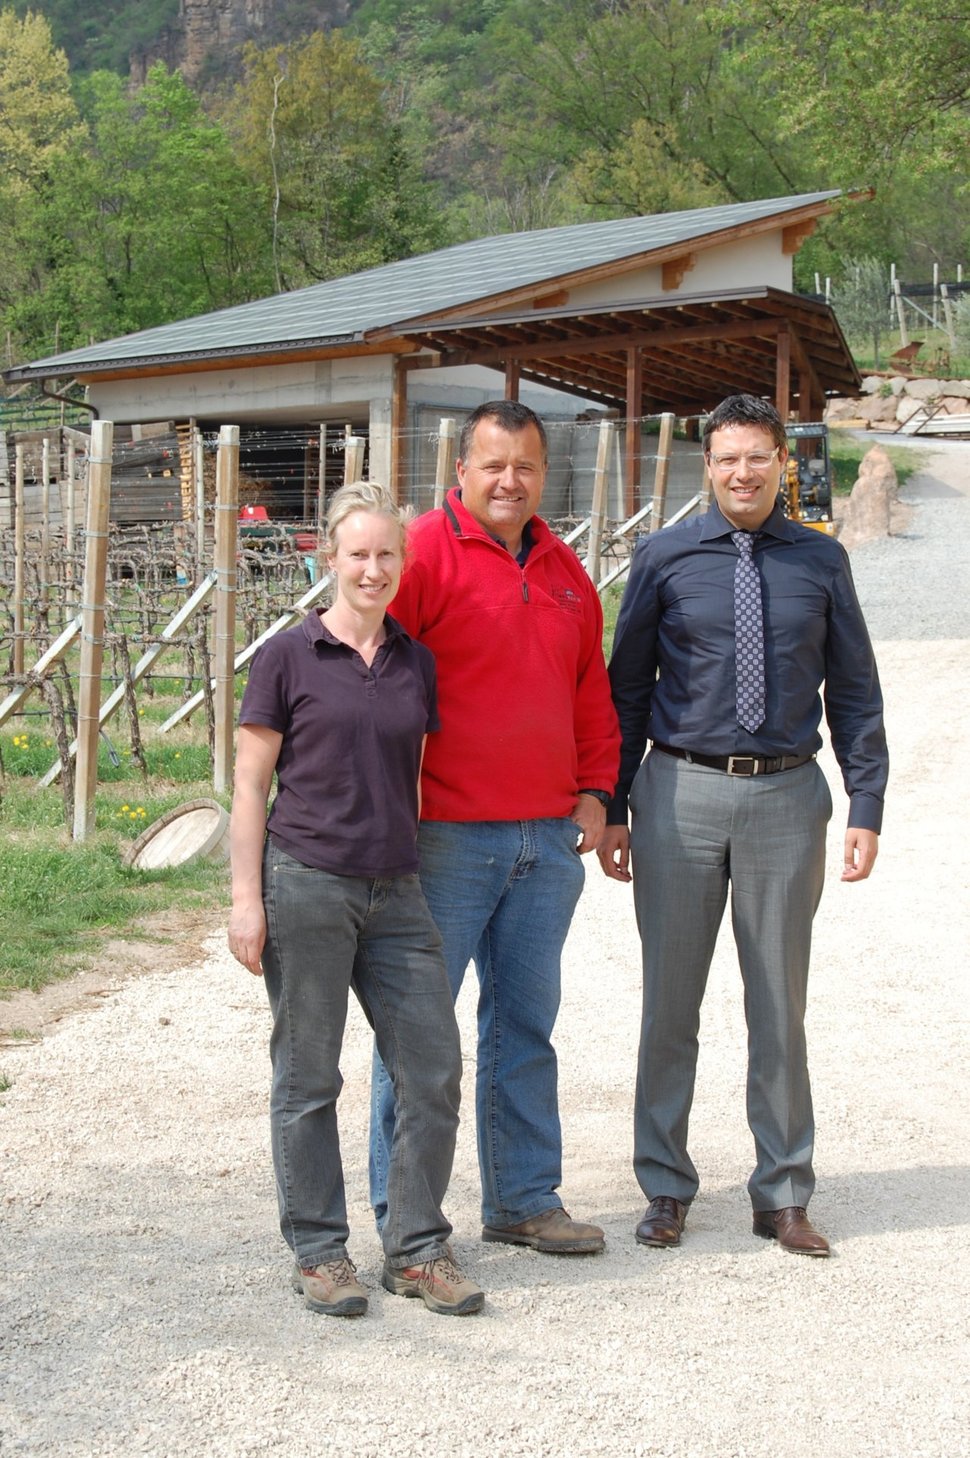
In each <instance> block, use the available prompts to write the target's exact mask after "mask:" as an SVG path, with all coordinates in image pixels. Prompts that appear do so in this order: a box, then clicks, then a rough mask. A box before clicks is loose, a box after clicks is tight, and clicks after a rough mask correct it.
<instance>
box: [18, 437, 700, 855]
mask: <svg viewBox="0 0 970 1458" xmlns="http://www.w3.org/2000/svg"><path fill="white" fill-rule="evenodd" d="M673 425H674V422H673V418H672V417H662V418H661V420H660V422H659V435H658V437H657V449H656V455H655V457H654V460H655V477H654V491H653V496H652V498H651V500H650V501H649V502H648V503H647V504H646V505H645V506H643V507H642V508H641V509H640V510H639V511H637V512H635V513H634V515H633V516H632V517H630V518H628V519H627V520H622V519H619V518H617V517H614V516H611V515H610V512H609V510H608V503H609V494H610V475H611V472H613V473H614V475H615V470H616V464H617V462H618V461H619V460H620V459H621V452H620V449H619V441H618V430H617V422H615V421H613V420H611V419H604V420H600V421H599V422H597V423H596V425H595V436H594V439H595V465H594V466H593V467H592V471H591V474H592V485H591V490H590V493H589V496H590V510H589V513H588V514H586V515H585V516H583V517H581V518H579V519H577V517H576V515H575V514H572V515H570V516H566V517H560V518H559V519H557V520H554V521H553V523H552V524H553V525H554V526H555V527H557V529H558V530H559V531H560V532H561V534H562V535H563V537H564V540H566V541H567V542H569V543H570V544H571V545H573V546H574V547H575V548H576V550H577V551H580V553H581V555H582V556H583V560H584V562H585V565H586V567H587V570H588V571H589V573H590V575H591V577H592V578H593V580H594V581H595V582H597V584H598V586H599V587H600V589H601V590H605V589H606V587H607V586H609V585H610V584H611V583H612V582H615V581H616V580H617V579H618V578H619V577H620V576H622V574H623V573H624V571H625V570H626V567H627V565H628V562H629V555H630V550H631V545H632V542H633V540H634V539H635V537H636V535H637V534H638V533H639V532H641V531H643V530H651V529H656V528H657V527H659V526H661V525H663V524H664V523H665V520H667V516H668V513H667V485H668V476H669V469H670V463H671V446H672V437H673ZM111 433H112V427H111V424H110V422H103V421H98V422H95V423H94V425H93V427H92V434H91V446H90V449H89V451H88V452H87V455H86V458H85V457H84V456H80V457H77V459H75V456H76V440H75V438H73V437H72V442H71V459H70V472H71V482H70V486H71V489H70V492H69V493H64V492H59V491H56V490H55V491H53V492H52V493H51V495H50V498H49V500H48V493H47V492H46V491H45V497H44V500H45V511H44V518H43V520H42V521H40V522H38V521H33V522H30V521H28V520H27V519H26V514H25V512H24V509H23V499H24V498H23V476H24V466H23V459H22V448H21V447H19V446H18V448H17V468H16V478H17V489H16V497H15V499H14V502H13V513H12V514H13V517H14V526H15V530H14V532H13V533H12V534H11V533H4V534H0V580H2V581H3V582H4V584H5V585H7V586H8V589H9V590H8V591H6V592H5V594H4V608H3V619H0V621H2V625H3V631H2V636H0V655H2V656H3V658H5V660H6V661H5V663H4V662H3V661H2V659H0V681H2V683H3V685H4V687H5V688H6V690H7V692H6V697H5V698H4V699H3V700H2V702H0V727H2V726H3V725H4V724H5V723H6V722H7V721H8V720H10V719H11V718H13V717H15V716H18V715H21V714H23V713H25V712H26V710H25V708H24V705H25V702H26V700H27V699H28V698H29V697H30V696H31V694H32V693H34V692H35V691H36V693H37V695H38V696H39V698H40V699H41V700H42V703H43V706H44V709H43V712H44V713H46V714H47V715H48V716H49V719H50V725H51V738H52V740H53V745H54V748H55V750H56V753H53V754H52V762H51V764H50V767H49V768H48V770H47V772H46V773H45V774H43V775H42V777H41V778H40V779H39V781H38V787H39V788H46V787H49V786H50V785H52V784H54V783H55V782H57V781H60V783H61V787H62V791H63V794H64V804H65V818H66V820H67V822H68V823H69V824H72V825H73V833H74V838H75V839H78V840H80V839H84V838H86V837H87V836H88V835H89V834H90V833H91V831H92V829H93V803H94V789H95V782H96V774H97V751H98V742H99V737H100V738H101V739H105V738H106V733H105V730H106V726H107V725H108V724H109V722H110V721H111V720H112V719H113V718H114V717H115V716H116V715H118V714H119V712H121V711H123V712H124V715H125V718H126V720H127V730H128V736H129V740H130V749H129V751H128V752H129V753H130V756H131V761H132V763H133V764H134V765H135V767H136V768H137V769H139V770H140V772H141V773H142V774H147V762H146V756H145V752H144V746H143V743H142V737H141V730H140V727H139V710H138V695H145V696H147V697H149V698H151V697H153V696H154V694H155V690H156V685H157V684H159V683H160V682H162V683H164V684H165V685H166V686H167V687H168V688H171V685H172V684H175V685H177V686H178V690H177V692H178V697H179V699H180V702H179V705H178V707H177V708H176V709H175V710H174V711H173V712H172V713H170V714H169V716H168V717H167V718H166V719H165V721H164V722H163V723H161V724H160V725H159V726H158V732H159V733H160V734H167V733H169V732H170V731H171V730H172V729H174V728H175V727H176V726H177V725H179V724H182V723H184V722H185V721H186V720H187V719H189V718H190V716H191V715H193V714H194V713H196V712H197V711H199V710H202V711H203V712H204V715H205V733H206V738H207V742H208V748H209V756H210V761H211V766H212V778H213V785H214V788H215V789H216V791H217V792H218V791H222V790H225V789H226V788H227V787H228V783H229V779H230V776H231V763H232V730H233V714H234V697H235V682H234V681H235V676H236V674H237V673H238V672H239V670H240V669H241V668H243V667H244V666H245V664H246V663H247V662H248V661H249V660H250V659H251V658H252V656H253V654H254V653H255V652H256V651H257V649H258V648H259V646H260V645H261V644H262V643H263V642H265V641H266V639H267V638H268V637H269V636H271V635H272V634H274V633H276V632H279V631H280V630H281V629H283V628H285V627H287V626H289V625H290V624H292V623H293V622H295V621H297V620H298V619H299V617H300V616H301V615H302V614H303V612H305V611H306V610H307V609H308V608H310V607H311V606H313V605H314V604H315V603H318V602H321V601H326V600H327V597H328V593H329V591H330V582H329V577H328V576H326V575H321V573H320V571H319V570H318V563H317V561H316V558H315V554H314V553H313V552H310V551H308V550H307V543H308V540H310V541H312V542H316V540H317V533H318V520H319V515H320V512H321V511H322V509H323V506H324V500H323V493H322V491H321V492H320V493H319V495H318V496H317V498H316V499H315V500H314V501H313V502H312V505H313V507H314V508H315V510H314V517H315V519H314V520H312V521H310V522H306V521H303V522H298V521H287V522H285V523H273V522H268V523H267V524H266V526H265V528H264V529H263V530H261V531H260V533H259V535H258V536H254V537H248V536H247V535H246V533H245V532H242V533H241V532H240V530H239V519H238V518H239V501H240V499H241V498H240V489H239V482H240V469H239V431H238V427H223V429H222V431H220V433H219V440H218V445H217V447H216V449H215V450H214V451H213V450H212V446H211V444H209V446H208V456H209V458H210V459H211V457H212V456H215V458H216V459H215V465H216V469H215V471H211V469H210V467H209V466H208V465H207V466H206V468H205V472H206V477H207V478H209V479H211V487H210V492H209V495H210V498H211V499H206V498H205V497H204V495H203V493H202V492H201V491H200V492H198V493H197V496H196V498H195V499H194V500H193V501H192V502H191V511H192V514H193V516H194V520H193V521H190V522H186V521H182V520H171V521H153V522H142V523H138V524H134V525H126V524H119V523H115V524H112V525H111V526H110V527H109V525H108V514H107V512H108V506H107V503H108V500H109V497H110V490H111V461H112V444H111ZM455 438H456V429H455V422H454V421H453V420H451V419H449V418H445V419H442V420H441V422H440V427H439V431H438V437H437V454H436V460H435V470H434V490H433V500H429V501H428V502H427V504H428V505H431V504H433V502H438V501H440V500H441V498H442V497H443V494H444V491H445V489H446V488H447V485H448V483H449V482H450V480H451V479H452V472H453V462H454V449H455ZM321 439H323V436H322V435H321ZM364 444H365V443H364V442H363V441H362V440H360V439H359V438H358V437H355V436H353V435H352V434H349V433H348V435H347V437H346V447H345V454H346V465H345V471H344V479H354V478H358V477H359V476H360V475H361V474H362V468H363V459H362V458H363V450H364ZM696 454H697V455H698V457H699V452H696ZM43 459H44V468H43V469H44V475H45V479H46V477H47V473H48V462H49V452H48V451H47V450H46V449H45V451H44V457H43ZM76 469H77V470H79V471H80V473H81V475H82V476H83V478H84V491H83V493H81V494H83V496H84V498H85V505H86V513H87V520H86V525H85V527H84V528H83V529H82V528H80V527H79V526H78V525H77V522H76V520H75V519H74V510H73V507H72V510H71V511H65V510H63V509H62V510H61V511H60V512H57V511H54V510H51V509H50V504H49V501H53V500H54V498H55V497H56V496H58V495H60V496H61V497H62V498H64V497H66V495H70V497H71V498H72V500H73V496H74V486H75V479H74V478H75V470H76ZM692 474H693V476H694V480H695V481H696V482H697V484H698V487H699V489H698V490H696V491H695V492H693V493H692V494H690V495H686V496H685V494H684V492H683V491H681V493H680V496H681V499H680V500H679V501H678V502H677V505H676V510H675V511H674V512H673V513H672V518H673V519H676V518H679V517H680V516H682V515H684V514H686V513H687V512H689V511H691V510H693V509H695V507H697V506H698V505H703V504H704V500H705V490H706V487H705V478H704V476H703V473H702V472H700V471H698V470H696V469H695V471H694V472H693V473H692ZM197 479H199V480H200V481H201V480H202V479H203V471H202V470H201V469H200V470H199V471H198V472H197ZM324 479H325V478H324V473H323V471H322V469H321V472H320V480H321V481H322V480H324ZM57 484H58V485H59V484H60V483H57ZM244 486H245V480H244ZM251 494H252V493H251V492H249V493H247V496H248V498H249V499H251ZM616 499H617V501H618V502H619V501H622V492H621V489H620V488H619V486H618V488H617V491H616ZM62 504H63V503H62ZM187 532H188V534H189V538H191V537H194V538H195V541H194V542H193V541H191V540H189V538H187V535H186V534H187ZM210 564H211V565H210ZM203 568H204V569H205V570H203ZM4 620H5V621H4ZM35 712H41V711H40V710H36V711H35ZM107 743H108V749H109V753H111V754H114V753H115V751H114V749H113V746H112V745H111V742H110V741H107Z"/></svg>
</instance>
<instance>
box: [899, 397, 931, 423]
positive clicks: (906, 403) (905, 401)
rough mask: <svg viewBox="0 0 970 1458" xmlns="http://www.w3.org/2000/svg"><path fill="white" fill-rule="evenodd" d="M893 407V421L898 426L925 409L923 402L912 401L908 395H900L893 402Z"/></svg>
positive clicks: (924, 402)
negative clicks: (895, 421)
mask: <svg viewBox="0 0 970 1458" xmlns="http://www.w3.org/2000/svg"><path fill="white" fill-rule="evenodd" d="M893 405H894V407H895V417H894V418H895V419H896V420H897V421H898V422H899V424H900V425H905V424H906V422H907V420H911V419H912V418H913V416H914V415H918V414H919V412H920V411H921V410H923V409H924V408H925V405H926V401H925V400H914V399H912V398H911V396H909V395H900V397H899V399H898V400H894V401H893Z"/></svg>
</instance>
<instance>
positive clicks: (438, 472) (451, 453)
mask: <svg viewBox="0 0 970 1458" xmlns="http://www.w3.org/2000/svg"><path fill="white" fill-rule="evenodd" d="M454 483H455V422H454V420H452V419H451V417H450V416H448V415H443V416H442V417H441V419H440V421H439V422H438V455H437V458H436V460H435V468H434V504H435V506H436V507H437V506H442V505H443V504H444V499H445V496H446V495H447V493H448V490H449V488H450V487H451V486H453V485H454Z"/></svg>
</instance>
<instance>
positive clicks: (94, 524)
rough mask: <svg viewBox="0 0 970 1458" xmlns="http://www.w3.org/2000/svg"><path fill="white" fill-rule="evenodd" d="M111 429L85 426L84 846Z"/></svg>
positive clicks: (103, 423)
mask: <svg viewBox="0 0 970 1458" xmlns="http://www.w3.org/2000/svg"><path fill="white" fill-rule="evenodd" d="M113 445H114V425H113V424H112V422H111V421H110V420H95V421H94V422H93V423H92V425H91V454H90V456H89V458H88V501H87V516H86V526H85V531H84V586H83V589H82V593H81V613H82V623H81V675H80V681H79V685H78V717H77V777H76V781H75V797H74V839H75V840H87V838H88V836H89V835H90V834H91V832H92V831H93V829H94V792H95V788H96V786H97V783H98V736H99V733H100V724H99V721H98V710H99V708H100V704H101V670H102V665H103V662H104V610H105V601H104V599H105V580H106V577H107V565H108V507H109V504H110V501H111V452H112V447H113Z"/></svg>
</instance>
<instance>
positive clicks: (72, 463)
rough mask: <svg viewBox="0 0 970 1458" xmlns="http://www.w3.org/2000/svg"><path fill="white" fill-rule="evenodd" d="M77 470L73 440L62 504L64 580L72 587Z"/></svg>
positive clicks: (68, 450)
mask: <svg viewBox="0 0 970 1458" xmlns="http://www.w3.org/2000/svg"><path fill="white" fill-rule="evenodd" d="M76 469H77V453H76V447H75V445H74V441H73V439H70V438H69V439H68V442H67V493H66V495H64V494H63V493H62V495H61V503H62V505H63V508H64V552H65V558H64V580H65V582H66V583H67V584H68V585H69V586H70V587H73V586H74V534H75V531H76V530H77V485H76V482H75V480H74V472H75V470H76ZM71 606H73V604H69V603H65V605H64V610H65V612H66V613H69V612H70V610H71Z"/></svg>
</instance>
